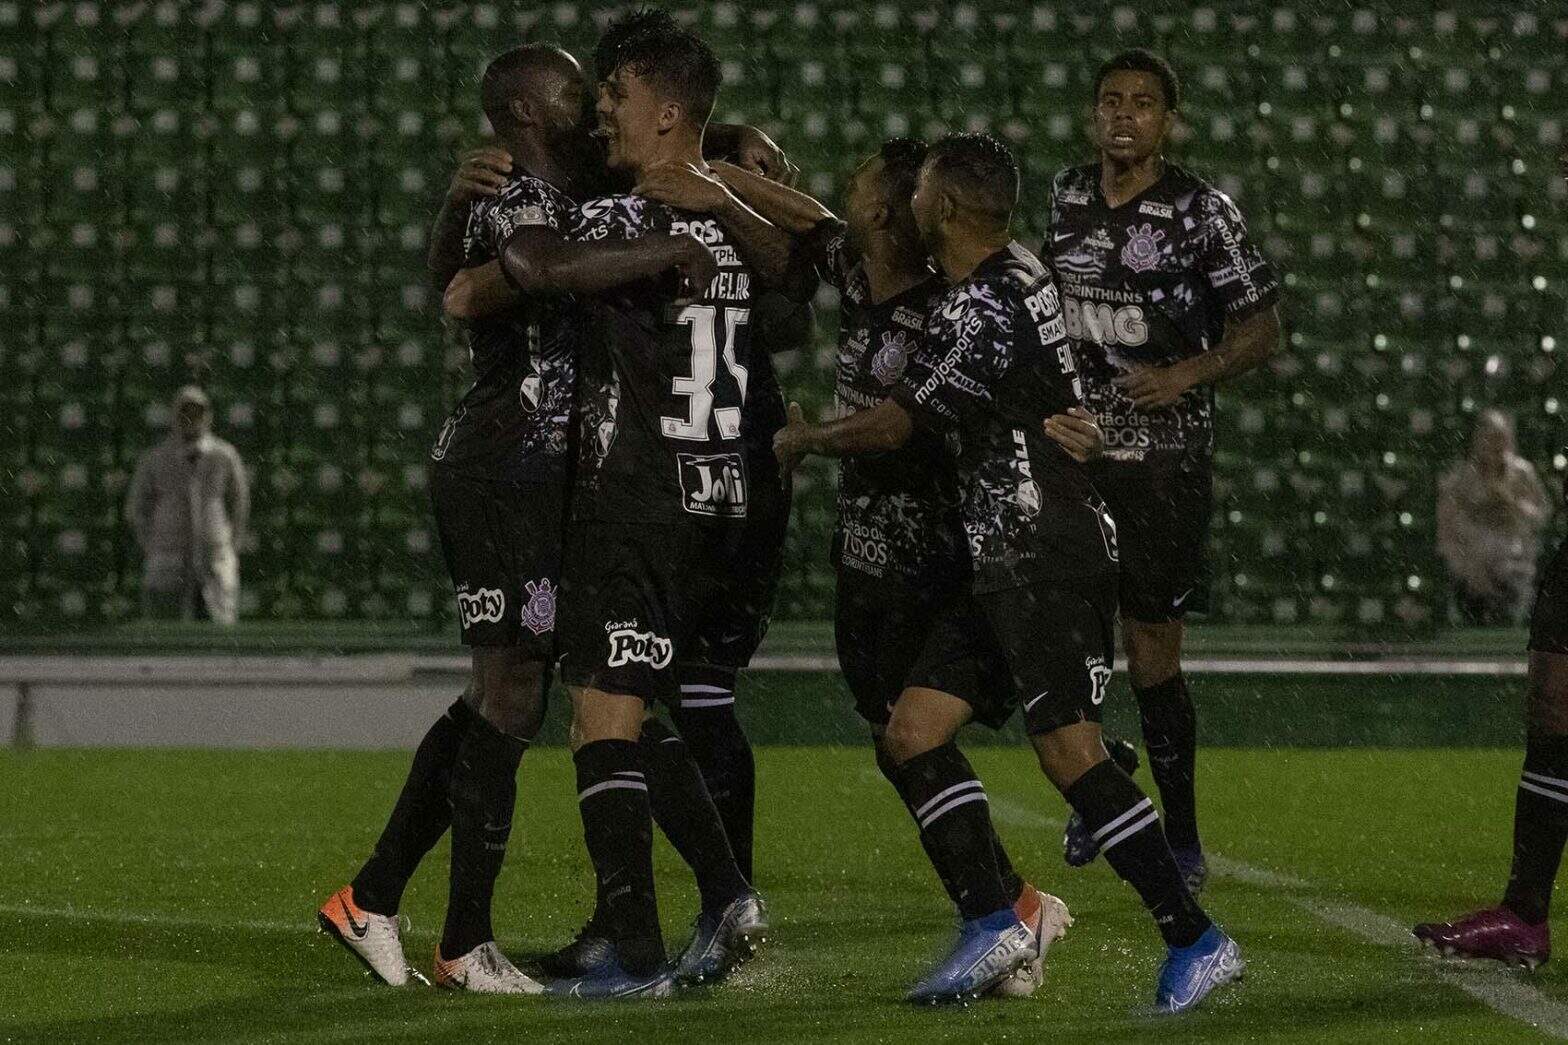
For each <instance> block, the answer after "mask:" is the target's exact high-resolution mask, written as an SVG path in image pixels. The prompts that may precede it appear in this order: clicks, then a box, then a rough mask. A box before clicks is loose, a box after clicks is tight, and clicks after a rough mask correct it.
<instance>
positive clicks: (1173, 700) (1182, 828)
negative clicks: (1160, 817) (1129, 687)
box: [1133, 672, 1198, 849]
mask: <svg viewBox="0 0 1568 1045" xmlns="http://www.w3.org/2000/svg"><path fill="white" fill-rule="evenodd" d="M1133 693H1134V694H1135V695H1136V696H1137V698H1138V713H1139V717H1140V718H1141V719H1142V720H1143V746H1144V747H1145V748H1146V749H1147V750H1148V752H1149V771H1150V772H1151V773H1152V774H1153V775H1154V785H1155V786H1156V787H1158V788H1159V789H1160V808H1161V810H1162V811H1163V813H1164V816H1165V837H1166V838H1167V839H1168V840H1169V841H1170V844H1171V847H1172V848H1174V849H1185V848H1187V847H1188V846H1195V845H1197V844H1198V798H1197V794H1196V791H1195V788H1194V781H1195V780H1196V778H1197V767H1198V716H1197V712H1196V711H1195V710H1194V708H1193V706H1192V695H1191V694H1190V693H1188V692H1187V680H1186V678H1185V677H1184V676H1183V675H1182V674H1181V673H1180V672H1177V673H1176V674H1175V675H1172V676H1171V677H1170V678H1168V679H1166V680H1165V681H1164V682H1161V683H1160V684H1158V685H1156V686H1150V687H1149V688H1148V689H1138V688H1136V687H1134V689H1133Z"/></svg>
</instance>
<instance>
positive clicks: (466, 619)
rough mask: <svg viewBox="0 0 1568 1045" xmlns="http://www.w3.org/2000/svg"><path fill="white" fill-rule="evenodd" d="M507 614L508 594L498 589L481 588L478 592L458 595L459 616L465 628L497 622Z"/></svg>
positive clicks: (464, 592) (459, 593) (462, 592)
mask: <svg viewBox="0 0 1568 1045" xmlns="http://www.w3.org/2000/svg"><path fill="white" fill-rule="evenodd" d="M505 613H506V592H504V591H501V590H500V589H498V588H480V589H479V590H478V591H476V592H472V593H470V592H466V591H460V592H458V593H457V615H458V617H459V618H460V619H461V620H462V622H463V627H465V628H466V627H469V626H470V625H474V624H483V623H485V622H486V621H489V622H492V623H493V622H497V621H499V620H500V619H501V617H502V616H503V615H504V614H505Z"/></svg>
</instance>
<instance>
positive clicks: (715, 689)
mask: <svg viewBox="0 0 1568 1045" xmlns="http://www.w3.org/2000/svg"><path fill="white" fill-rule="evenodd" d="M681 692H682V693H724V694H729V693H733V692H735V691H734V690H732V689H730V688H729V687H727V686H704V685H699V684H697V683H691V684H689V685H683V686H682V687H681Z"/></svg>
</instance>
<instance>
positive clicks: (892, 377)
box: [871, 330, 909, 385]
mask: <svg viewBox="0 0 1568 1045" xmlns="http://www.w3.org/2000/svg"><path fill="white" fill-rule="evenodd" d="M908 365H909V335H908V334H906V333H904V332H903V331H902V330H894V331H890V332H888V333H886V334H883V335H882V347H881V348H879V349H877V354H876V356H874V357H873V358H872V360H871V373H872V374H874V375H876V379H877V380H878V381H880V382H882V383H883V384H884V385H891V384H892V383H893V382H894V381H897V380H898V379H899V378H900V377H903V376H904V367H906V366H908Z"/></svg>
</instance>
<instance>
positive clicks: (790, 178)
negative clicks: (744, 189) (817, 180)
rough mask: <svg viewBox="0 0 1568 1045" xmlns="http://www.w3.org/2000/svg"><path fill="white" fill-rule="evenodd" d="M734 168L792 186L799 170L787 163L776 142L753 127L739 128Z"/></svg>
mask: <svg viewBox="0 0 1568 1045" xmlns="http://www.w3.org/2000/svg"><path fill="white" fill-rule="evenodd" d="M735 161H736V166H739V167H744V168H745V169H746V170H748V171H751V172H752V173H753V174H760V175H762V176H763V177H764V178H767V179H769V180H771V181H776V182H782V183H783V184H785V185H791V186H792V185H794V184H795V181H796V179H797V178H799V177H800V168H799V167H797V166H795V165H794V164H793V163H791V162H790V161H789V157H788V156H786V155H784V150H783V149H781V148H779V145H778V142H776V141H774V140H773V139H772V138H770V137H768V136H767V134H765V133H764V132H762V131H760V130H758V129H757V128H755V127H741V128H740V131H739V133H737V134H736V136H735Z"/></svg>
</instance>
